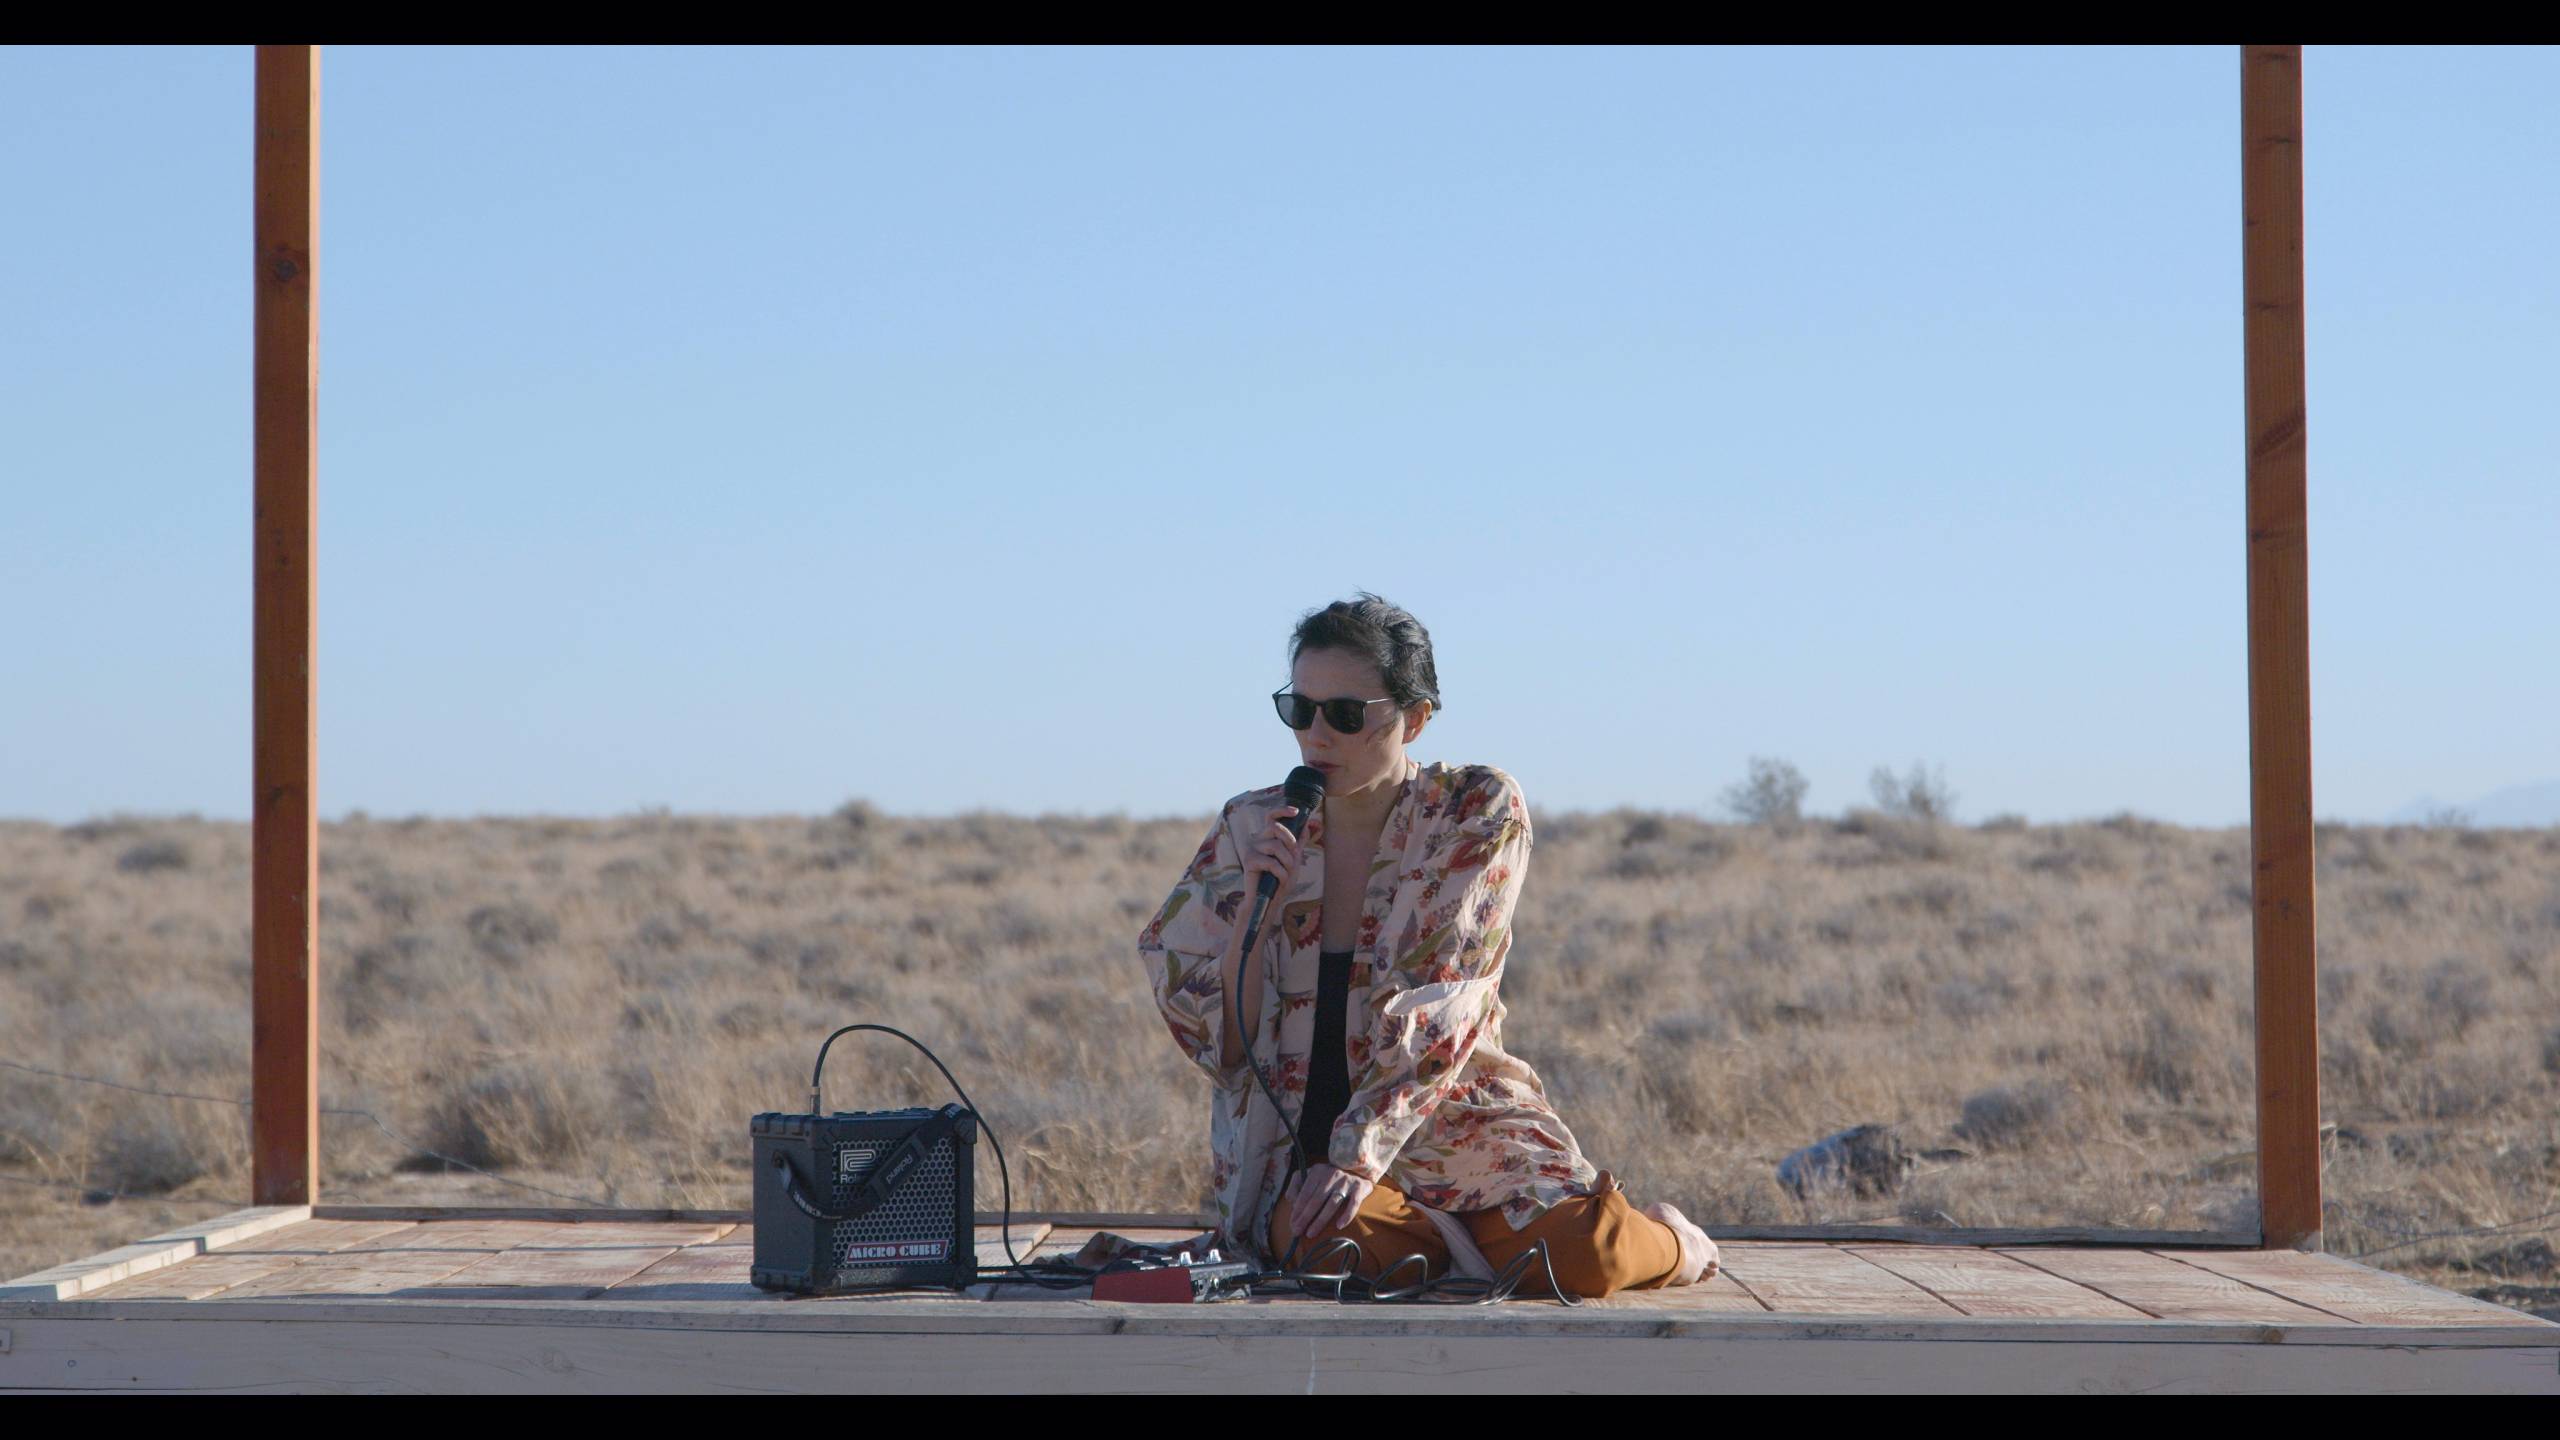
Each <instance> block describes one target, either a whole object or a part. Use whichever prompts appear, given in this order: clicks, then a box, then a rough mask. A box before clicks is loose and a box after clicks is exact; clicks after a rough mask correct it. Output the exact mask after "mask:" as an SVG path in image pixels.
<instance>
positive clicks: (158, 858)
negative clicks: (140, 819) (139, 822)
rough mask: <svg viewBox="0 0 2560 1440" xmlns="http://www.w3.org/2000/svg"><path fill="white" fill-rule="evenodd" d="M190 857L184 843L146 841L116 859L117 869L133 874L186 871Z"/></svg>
mask: <svg viewBox="0 0 2560 1440" xmlns="http://www.w3.org/2000/svg"><path fill="white" fill-rule="evenodd" d="M188 859H189V856H188V854H187V847H186V845H185V843H184V842H182V841H178V840H171V839H160V840H145V841H143V842H142V843H141V844H139V845H135V846H132V847H130V848H128V849H127V850H126V851H125V852H124V853H123V854H122V855H119V856H117V857H116V868H117V869H118V870H123V871H126V872H129V873H133V874H148V873H150V872H152V871H155V870H184V869H186V868H187V862H188Z"/></svg>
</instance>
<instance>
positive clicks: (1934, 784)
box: [1867, 760, 1956, 820]
mask: <svg viewBox="0 0 2560 1440" xmlns="http://www.w3.org/2000/svg"><path fill="white" fill-rule="evenodd" d="M1867 789H1868V790H1869V791H1870V792H1871V793H1873V794H1874V796H1875V797H1876V806H1877V808H1879V809H1881V810H1883V811H1884V813H1886V814H1887V815H1900V816H1906V817H1909V818H1911V819H1916V820H1949V819H1953V818H1954V817H1955V813H1956V794H1955V792H1954V791H1953V790H1950V789H1948V788H1947V776H1946V771H1945V769H1944V767H1940V769H1939V771H1938V772H1937V773H1936V774H1935V775H1934V776H1933V775H1932V774H1931V773H1930V772H1929V771H1928V770H1926V769H1924V768H1922V766H1921V764H1920V762H1919V761H1917V760H1914V761H1912V762H1911V774H1910V775H1909V776H1908V777H1906V778H1904V779H1900V780H1897V779H1895V778H1894V775H1893V771H1892V770H1891V769H1889V768H1887V767H1886V766H1882V765H1879V766H1877V767H1876V768H1875V772H1874V773H1873V774H1871V775H1869V776H1868V777H1867Z"/></svg>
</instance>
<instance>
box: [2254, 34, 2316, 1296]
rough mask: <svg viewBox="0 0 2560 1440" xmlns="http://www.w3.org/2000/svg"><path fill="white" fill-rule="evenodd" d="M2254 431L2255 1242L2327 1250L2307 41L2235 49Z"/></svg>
mask: <svg viewBox="0 0 2560 1440" xmlns="http://www.w3.org/2000/svg"><path fill="white" fill-rule="evenodd" d="M2240 124H2241V146H2240V208H2241V243H2240V270H2241V291H2242V295H2241V301H2242V308H2243V311H2244V315H2245V319H2244V321H2243V325H2242V333H2243V348H2244V350H2245V352H2246V353H2245V357H2244V361H2245V366H2244V368H2245V376H2246V379H2245V388H2246V390H2247V392H2248V394H2247V412H2248V413H2247V430H2248V435H2247V439H2248V447H2249V449H2248V462H2247V463H2248V507H2247V508H2248V539H2249V856H2250V876H2251V881H2250V887H2251V894H2252V897H2253V904H2252V914H2253V928H2252V931H2251V935H2252V941H2253V950H2254V957H2255V959H2254V964H2253V975H2254V980H2253V983H2254V985H2255V986H2256V989H2255V996H2256V1006H2257V1031H2258V1035H2257V1077H2258V1208H2259V1214H2260V1222H2259V1223H2260V1230H2261V1232H2262V1238H2261V1242H2260V1243H2262V1244H2264V1245H2266V1246H2268V1247H2270V1248H2276V1249H2289V1248H2304V1249H2313V1250H2316V1249H2318V1248H2319V1247H2320V1030H2319V990H2318V986H2317V984H2316V980H2317V976H2316V975H2315V973H2314V957H2315V955H2316V953H2317V952H2316V950H2315V948H2314V945H2313V933H2312V931H2313V926H2312V918H2313V915H2314V913H2315V910H2314V904H2313V898H2314V897H2313V884H2312V877H2313V868H2312V858H2313V852H2312V838H2313V837H2312V828H2311V604H2310V565H2309V558H2308V551H2309V545H2308V533H2307V526H2306V524H2305V518H2306V505H2305V494H2306V490H2307V477H2308V473H2309V464H2308V459H2307V456H2308V451H2307V449H2306V444H2305V435H2306V427H2307V419H2306V414H2307V412H2306V410H2305V407H2304V389H2303V368H2302V344H2303V342H2302V334H2303V315H2302V47H2301V46H2299V45H2243V46H2241V47H2240Z"/></svg>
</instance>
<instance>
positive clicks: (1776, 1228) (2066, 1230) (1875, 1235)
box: [1698, 1219, 2258, 1250]
mask: <svg viewBox="0 0 2560 1440" xmlns="http://www.w3.org/2000/svg"><path fill="white" fill-rule="evenodd" d="M1698 1225H1699V1227H1700V1228H1701V1229H1703V1230H1705V1231H1706V1232H1707V1238H1708V1239H1710V1240H1713V1241H1714V1242H1716V1244H1718V1245H1719V1246H1721V1245H1724V1244H1725V1243H1727V1242H1729V1241H1789V1242H1794V1243H1799V1244H1806V1245H1840V1244H1846V1243H1849V1242H1853V1241H1882V1242H1885V1243H1887V1244H1894V1245H1951V1246H1957V1247H1965V1246H1971V1247H1975V1248H1985V1247H2000V1248H2006V1247H2009V1246H2013V1245H2122V1246H2126V1247H2129V1248H2134V1249H2141V1248H2144V1247H2148V1246H2154V1245H2177V1246H2182V1247H2185V1248H2188V1249H2199V1250H2201V1249H2212V1248H2214V1247H2217V1246H2224V1245H2228V1246H2231V1247H2232V1248H2234V1249H2254V1248H2255V1247H2256V1246H2257V1243H2258V1232H2256V1231H2255V1230H2246V1231H2243V1230H2110V1229H2104V1228H2099V1229H2092V1228H2089V1227H2087V1226H2074V1225H2057V1226H2026V1227H1999V1228H1992V1227H1977V1228H1970V1229H1967V1228H1961V1227H1950V1228H1947V1229H1929V1228H1924V1227H1921V1226H1917V1225H1718V1224H1714V1223H1712V1222H1711V1221H1707V1220H1703V1219H1701V1220H1699V1221H1698Z"/></svg>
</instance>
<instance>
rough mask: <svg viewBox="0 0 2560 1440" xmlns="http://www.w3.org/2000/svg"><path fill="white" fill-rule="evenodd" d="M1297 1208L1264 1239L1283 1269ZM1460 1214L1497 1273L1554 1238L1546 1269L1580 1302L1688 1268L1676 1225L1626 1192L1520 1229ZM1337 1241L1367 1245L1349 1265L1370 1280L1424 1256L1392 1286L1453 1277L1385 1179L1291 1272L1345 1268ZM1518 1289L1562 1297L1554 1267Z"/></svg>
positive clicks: (1278, 1208) (1437, 1244)
mask: <svg viewBox="0 0 2560 1440" xmlns="http://www.w3.org/2000/svg"><path fill="white" fill-rule="evenodd" d="M1290 1204H1291V1202H1290V1200H1289V1199H1287V1198H1286V1197H1283V1198H1282V1199H1281V1200H1280V1202H1279V1203H1278V1204H1276V1205H1274V1206H1273V1207H1272V1209H1271V1230H1270V1233H1269V1234H1267V1235H1266V1236H1264V1243H1265V1244H1266V1245H1268V1246H1269V1247H1270V1251H1271V1257H1272V1261H1273V1263H1274V1264H1281V1263H1284V1257H1286V1256H1287V1255H1288V1253H1289V1244H1290V1214H1289V1209H1290ZM1457 1218H1458V1220H1459V1221H1460V1222H1461V1223H1463V1224H1464V1225H1465V1226H1466V1227H1467V1233H1468V1235H1470V1236H1472V1237H1473V1238H1474V1240H1475V1242H1476V1249H1478V1250H1480V1251H1482V1252H1483V1254H1484V1258H1485V1259H1486V1261H1487V1262H1489V1263H1490V1264H1491V1265H1492V1266H1493V1268H1494V1273H1496V1274H1500V1273H1501V1272H1502V1269H1503V1267H1504V1266H1506V1265H1509V1264H1510V1263H1511V1262H1512V1260H1513V1259H1514V1258H1516V1257H1517V1256H1519V1255H1520V1254H1521V1253H1522V1252H1524V1251H1526V1250H1528V1249H1529V1247H1531V1246H1533V1245H1535V1244H1537V1243H1538V1242H1539V1241H1540V1240H1544V1241H1546V1242H1547V1264H1548V1265H1552V1266H1553V1267H1555V1273H1556V1284H1557V1285H1560V1286H1562V1287H1563V1288H1564V1290H1565V1293H1567V1294H1569V1295H1573V1296H1576V1297H1579V1298H1585V1299H1596V1298H1599V1297H1602V1296H1606V1295H1610V1294H1613V1293H1615V1292H1617V1291H1620V1290H1658V1289H1660V1288H1662V1287H1663V1286H1665V1285H1668V1284H1670V1283H1671V1279H1672V1277H1673V1276H1674V1275H1677V1274H1678V1273H1679V1272H1680V1237H1679V1236H1678V1235H1677V1234H1675V1233H1674V1232H1673V1231H1672V1229H1671V1227H1670V1226H1668V1225H1665V1224H1663V1223H1662V1222H1661V1221H1659V1220H1656V1219H1654V1218H1653V1217H1652V1216H1650V1215H1647V1214H1645V1213H1643V1212H1642V1211H1639V1210H1637V1209H1636V1208H1635V1207H1634V1206H1632V1205H1630V1204H1628V1203H1627V1197H1626V1193H1625V1192H1624V1191H1620V1190H1614V1189H1612V1190H1606V1191H1603V1192H1601V1193H1599V1194H1596V1195H1573V1196H1568V1197H1566V1198H1565V1199H1563V1200H1560V1201H1558V1202H1557V1203H1556V1204H1555V1205H1553V1206H1551V1207H1549V1209H1548V1210H1547V1212H1546V1213H1545V1214H1543V1215H1540V1216H1539V1217H1537V1218H1536V1219H1534V1220H1532V1221H1530V1222H1529V1223H1528V1224H1526V1225H1524V1226H1522V1227H1521V1228H1519V1229H1517V1230H1514V1229H1512V1228H1511V1222H1510V1221H1509V1220H1506V1219H1504V1218H1503V1214H1502V1212H1501V1211H1500V1210H1499V1209H1494V1210H1471V1211H1462V1212H1458V1214H1457ZM1336 1236H1347V1237H1349V1238H1350V1239H1351V1241H1352V1242H1353V1243H1354V1244H1356V1245H1358V1246H1359V1247H1360V1259H1359V1261H1358V1263H1357V1264H1356V1265H1355V1266H1351V1267H1348V1268H1352V1269H1355V1270H1356V1271H1357V1273H1359V1274H1360V1275H1361V1276H1363V1277H1365V1278H1367V1279H1371V1280H1375V1279H1377V1278H1378V1277H1379V1275H1380V1273H1381V1272H1383V1271H1384V1270H1385V1269H1386V1268H1387V1267H1388V1266H1390V1265H1393V1264H1395V1263H1396V1262H1397V1261H1399V1260H1403V1259H1404V1257H1406V1256H1407V1255H1410V1254H1414V1253H1416V1252H1419V1253H1420V1254H1421V1255H1422V1257H1423V1260H1424V1263H1425V1265H1426V1266H1427V1267H1428V1269H1427V1271H1426V1272H1425V1273H1424V1274H1416V1273H1415V1271H1414V1266H1413V1265H1412V1263H1411V1262H1409V1261H1408V1262H1406V1264H1405V1265H1404V1267H1403V1268H1402V1269H1400V1270H1398V1271H1396V1272H1395V1273H1394V1274H1393V1275H1390V1276H1388V1277H1387V1283H1388V1284H1390V1285H1393V1286H1398V1287H1402V1286H1405V1285H1411V1284H1416V1283H1418V1282H1420V1281H1422V1280H1424V1279H1426V1278H1427V1279H1434V1280H1436V1279H1438V1278H1439V1277H1441V1276H1443V1275H1446V1274H1448V1273H1449V1246H1448V1243H1447V1242H1446V1241H1444V1240H1442V1239H1441V1238H1440V1232H1439V1230H1437V1229H1436V1228H1434V1227H1433V1226H1432V1223H1431V1221H1430V1220H1429V1219H1427V1218H1425V1217H1424V1216H1423V1214H1422V1212H1421V1211H1419V1210H1416V1209H1415V1208H1414V1207H1413V1203H1412V1201H1410V1200H1409V1199H1407V1198H1406V1196H1405V1193H1404V1192H1403V1191H1401V1190H1398V1189H1397V1188H1396V1187H1394V1186H1393V1185H1388V1184H1384V1183H1381V1184H1379V1185H1378V1186H1377V1187H1376V1188H1375V1189H1373V1190H1371V1191H1370V1192H1369V1194H1368V1197H1367V1198H1365V1199H1363V1200H1362V1201H1361V1202H1360V1210H1359V1213H1358V1214H1355V1215H1353V1216H1352V1217H1351V1220H1350V1222H1349V1223H1348V1224H1345V1225H1343V1226H1341V1227H1340V1228H1338V1229H1329V1230H1318V1231H1317V1232H1316V1233H1314V1234H1312V1235H1310V1236H1308V1237H1306V1238H1305V1239H1304V1240H1301V1241H1299V1242H1297V1243H1298V1260H1297V1264H1296V1265H1295V1266H1294V1267H1292V1268H1296V1269H1300V1270H1324V1271H1337V1272H1338V1271H1340V1270H1343V1269H1345V1268H1346V1266H1345V1264H1344V1262H1345V1261H1346V1260H1349V1259H1350V1257H1349V1256H1348V1255H1346V1254H1344V1253H1342V1251H1341V1250H1340V1249H1339V1248H1337V1249H1336V1250H1335V1252H1334V1253H1333V1254H1332V1255H1329V1256H1323V1257H1319V1256H1318V1254H1317V1252H1318V1251H1319V1250H1320V1249H1322V1247H1324V1246H1326V1245H1329V1244H1331V1243H1332V1242H1333V1240H1334V1238H1335V1237H1336ZM1311 1262H1312V1263H1311ZM1512 1293H1513V1294H1515V1295H1553V1294H1554V1293H1555V1291H1554V1290H1552V1289H1550V1288H1549V1287H1548V1285H1547V1271H1546V1267H1545V1266H1542V1265H1540V1264H1539V1263H1538V1262H1537V1261H1535V1260H1532V1261H1530V1262H1529V1270H1528V1274H1527V1275H1526V1276H1525V1277H1524V1278H1523V1279H1522V1280H1521V1282H1520V1288H1519V1289H1517V1290H1515V1291H1513V1292H1512Z"/></svg>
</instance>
